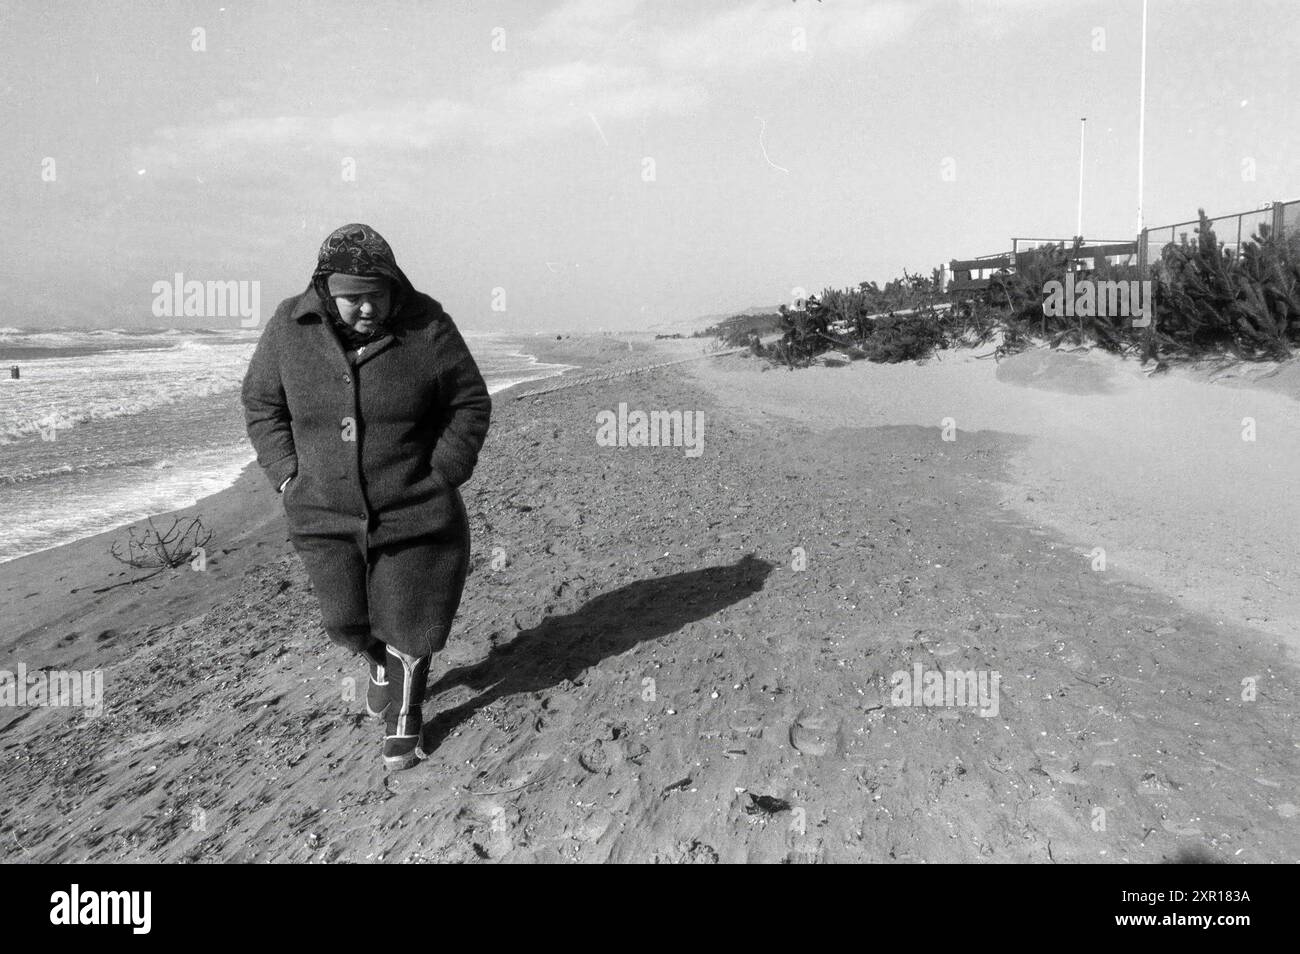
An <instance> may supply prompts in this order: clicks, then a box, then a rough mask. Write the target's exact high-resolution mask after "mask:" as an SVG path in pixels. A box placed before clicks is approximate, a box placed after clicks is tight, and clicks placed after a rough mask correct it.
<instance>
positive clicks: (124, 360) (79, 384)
mask: <svg viewBox="0 0 1300 954" xmlns="http://www.w3.org/2000/svg"><path fill="white" fill-rule="evenodd" d="M260 334H261V329H247V330H244V329H234V330H229V329H226V330H222V329H137V328H114V329H83V330H78V329H44V330H29V329H22V328H15V327H0V495H3V501H4V510H5V514H6V517H7V520H8V530H7V532H6V533H5V534H4V535H3V537H0V563H5V562H8V561H10V560H16V559H18V558H19V557H23V556H27V555H28V554H31V553H37V552H40V551H41V550H46V549H49V548H51V547H57V546H61V545H63V544H65V543H70V542H72V541H74V540H79V539H82V538H84V537H88V536H93V535H94V534H97V533H101V532H103V531H105V530H110V529H112V528H113V527H117V526H122V525H124V524H128V523H132V522H134V521H136V520H140V519H143V518H144V517H147V516H151V515H154V514H158V513H166V512H168V511H171V510H176V509H179V508H181V507H188V506H191V505H192V504H194V503H196V502H197V501H198V500H200V499H202V498H204V497H207V496H209V495H211V494H214V493H217V492H218V491H220V490H223V489H225V488H226V487H229V486H230V485H231V484H233V483H234V481H235V480H236V479H237V478H238V476H239V474H240V473H241V472H242V471H243V469H244V468H245V467H246V466H247V465H248V464H249V463H250V462H251V461H253V460H254V456H255V455H254V453H253V449H252V447H251V445H250V444H249V443H248V439H247V436H246V434H245V432H244V425H243V410H242V407H241V406H240V401H239V387H240V384H241V382H242V380H243V375H244V370H245V368H247V366H248V360H249V358H250V357H251V356H252V353H253V348H254V347H255V346H256V344H257V340H258V337H259V336H260ZM462 334H463V335H464V337H465V340H466V341H467V342H468V344H469V346H470V350H471V351H472V352H473V353H474V357H475V360H476V361H477V362H478V364H479V368H480V370H481V371H482V373H483V377H484V380H485V381H486V382H487V385H488V390H489V391H490V392H491V393H493V394H495V393H497V392H499V391H503V390H505V389H506V388H509V387H511V386H513V385H516V384H521V383H524V382H527V381H535V380H540V379H543V378H547V377H551V376H553V375H557V374H560V373H562V372H563V371H565V370H566V369H567V368H568V367H569V366H568V365H561V364H547V363H544V362H541V361H538V360H537V358H535V357H534V356H533V355H531V354H529V353H528V352H527V350H526V348H527V346H528V340H527V338H528V336H526V335H518V334H507V333H501V332H473V331H463V332H462ZM13 366H17V367H18V369H19V377H18V378H16V379H15V378H13V377H12V376H11V372H10V369H11V368H12V367H13Z"/></svg>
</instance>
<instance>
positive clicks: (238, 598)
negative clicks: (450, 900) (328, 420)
mask: <svg viewBox="0 0 1300 954" xmlns="http://www.w3.org/2000/svg"><path fill="white" fill-rule="evenodd" d="M704 345H705V342H703V341H701V340H698V339H697V340H692V339H685V340H666V341H654V340H652V339H650V338H648V337H645V336H623V337H614V336H611V337H596V336H592V337H587V338H566V339H565V340H563V341H554V340H548V341H539V342H538V343H537V346H536V349H535V351H536V355H537V357H538V358H539V359H540V360H542V361H547V362H559V363H566V364H572V365H577V366H579V367H578V369H577V370H574V371H571V372H568V373H567V374H566V376H565V379H568V380H570V381H572V380H585V379H586V378H588V377H590V376H593V375H596V374H607V373H609V372H616V371H619V370H624V369H628V368H633V367H636V366H640V365H645V364H650V363H656V362H661V361H672V360H674V359H677V358H683V357H690V356H692V355H696V354H698V353H699V352H700V350H701V349H702V348H703V347H704ZM980 353H982V352H980V351H977V352H971V351H962V350H956V351H944V352H940V353H939V356H938V357H937V358H936V359H934V360H931V361H928V362H926V363H924V364H920V365H918V364H912V363H909V364H901V365H887V366H886V365H872V364H868V363H866V362H858V363H854V364H850V365H848V366H845V367H817V368H810V369H805V370H801V371H794V372H790V371H786V370H785V369H766V370H765V369H764V368H763V366H762V365H761V364H760V363H759V362H758V361H756V360H755V359H752V358H748V357H743V356H739V355H735V356H728V357H721V358H701V359H700V360H698V361H694V362H691V363H685V364H681V365H676V366H672V367H666V368H662V369H659V370H657V371H653V372H648V373H645V374H637V375H628V376H619V377H610V378H608V379H605V380H601V381H598V382H592V383H585V384H580V385H578V386H574V387H568V388H565V389H562V390H558V391H554V392H553V393H550V394H546V395H544V396H539V397H533V398H524V399H522V400H517V399H516V395H517V394H519V393H522V392H527V391H532V390H536V389H539V388H542V387H547V386H552V385H554V384H555V383H556V381H559V380H564V379H553V380H551V381H547V382H544V383H543V382H532V383H530V384H525V385H521V386H519V387H517V388H514V389H511V390H510V391H506V392H502V393H500V394H498V395H496V396H495V398H494V401H495V407H494V413H493V424H492V431H491V433H490V435H489V437H488V441H487V444H486V445H485V448H484V451H483V455H482V458H481V461H480V465H479V468H478V470H477V471H476V473H475V475H474V477H473V479H472V480H471V481H470V483H469V484H467V485H466V486H465V488H464V495H465V500H466V505H467V508H468V510H469V513H470V517H471V521H472V530H473V541H474V556H473V563H472V571H471V576H470V578H469V582H468V584H467V588H466V593H465V598H464V602H463V604H462V608H461V613H460V616H459V618H458V620H457V623H456V626H455V628H454V629H453V632H452V637H451V641H450V643H449V645H448V648H447V649H446V651H445V652H444V653H443V654H442V655H441V658H440V659H439V660H437V661H436V662H435V670H434V672H433V673H432V675H431V679H430V690H429V695H428V701H427V703H426V706H425V712H426V717H427V718H428V719H429V720H431V722H432V728H431V730H430V738H429V742H430V743H431V744H434V745H436V750H435V751H434V752H433V753H432V755H431V757H430V758H429V759H427V760H426V761H425V762H423V763H422V764H421V765H420V766H419V767H418V768H415V769H412V770H410V771H408V772H404V773H400V774H392V775H389V774H385V772H384V771H383V769H382V767H381V765H380V760H379V758H378V738H379V735H380V730H379V729H378V727H377V726H376V725H375V724H373V723H371V722H369V721H367V720H366V719H365V717H364V716H363V714H362V711H361V702H360V701H359V699H358V696H359V694H360V693H359V692H358V691H357V689H358V687H360V688H361V689H362V690H363V689H364V667H363V666H362V665H361V664H360V663H359V662H358V660H357V659H355V658H353V657H350V656H348V655H347V654H346V653H344V652H343V651H342V650H340V649H338V648H337V647H334V646H333V645H331V644H330V643H329V642H328V640H327V639H326V637H325V635H324V633H323V632H322V630H321V627H320V622H319V615H318V612H317V609H316V605H315V600H314V597H313V595H312V593H311V592H310V589H309V584H308V582H307V578H306V575H305V573H304V572H303V569H302V567H301V565H300V564H299V562H298V559H297V557H296V555H295V554H294V553H293V552H292V550H291V548H290V547H289V546H288V543H287V539H286V533H285V527H284V521H283V516H282V514H281V511H280V502H279V499H278V498H277V497H276V495H275V494H274V492H273V491H272V490H271V489H270V488H269V487H268V486H267V484H266V482H265V480H264V479H263V477H262V475H261V474H260V473H258V472H255V471H253V470H249V471H246V472H245V473H244V475H243V476H242V477H241V478H240V479H239V481H238V482H237V483H236V484H235V485H234V486H233V487H231V488H229V489H227V490H225V491H223V492H221V493H219V494H217V495H215V496H213V497H209V498H207V499H205V500H202V501H200V502H199V503H198V504H197V505H196V506H195V507H192V508H188V510H187V511H183V512H182V513H184V514H187V515H188V514H195V515H201V516H202V518H203V522H204V523H205V524H206V525H208V526H210V527H212V528H213V530H214V532H215V536H214V538H213V541H212V544H211V546H210V554H211V556H210V559H209V561H208V566H207V569H205V570H204V571H203V572H201V573H200V572H191V571H189V570H188V569H186V570H178V571H175V572H172V573H169V574H164V575H161V576H159V577H156V578H154V579H153V580H152V581H150V582H148V583H144V584H138V585H129V584H128V585H121V586H114V584H119V583H123V582H125V580H127V579H129V577H124V576H122V575H121V574H122V570H123V568H122V567H120V566H118V565H117V564H115V563H113V562H112V561H111V560H110V559H109V557H108V556H107V554H106V551H107V548H108V545H109V543H110V542H111V541H112V540H114V539H120V538H122V537H123V535H124V533H125V531H124V530H115V531H110V532H109V533H106V534H102V535H100V536H98V537H92V538H89V539H86V540H81V541H78V542H76V543H73V544H70V545H67V546H64V547H59V548H57V549H54V550H48V551H45V552H42V553H38V554H34V555H32V556H29V557H24V558H22V559H19V560H15V561H13V562H10V563H7V564H4V565H0V601H3V604H4V606H5V607H6V620H5V628H4V632H3V634H2V635H0V647H3V648H2V649H0V652H2V653H3V656H4V658H5V659H6V660H9V661H11V662H12V663H14V664H17V663H18V662H22V663H24V664H25V665H26V666H27V667H28V668H29V669H36V668H41V667H45V668H53V669H80V670H85V669H91V668H95V669H102V670H104V673H105V677H104V679H105V691H106V696H105V710H104V713H103V714H102V715H100V716H97V717H96V716H90V715H85V714H82V713H79V712H76V711H70V710H68V709H55V708H29V709H20V710H15V709H3V710H0V759H3V766H4V775H3V778H4V781H3V791H4V794H5V796H6V797H5V798H4V800H3V805H2V806H0V860H4V861H11V862H24V861H34V862H50V861H94V862H100V861H162V862H178V861H195V862H221V861H241V862H243V861H272V860H274V861H291V862H306V861H350V862H377V861H382V862H417V861H438V862H449V861H467V862H474V861H493V862H496V861H508V862H551V861H561V860H574V861H583V862H603V861H636V862H667V863H680V862H687V863H698V862H703V863H709V862H745V861H772V862H793V863H801V862H893V861H897V862H921V861H928V862H934V861H950V862H972V861H974V862H1024V861H1034V862H1057V863H1074V862H1102V863H1135V862H1162V861H1177V860H1216V861H1225V862H1295V861H1297V860H1300V832H1298V831H1297V814H1300V808H1297V805H1298V804H1300V741H1298V740H1300V736H1297V716H1296V712H1297V706H1296V702H1297V699H1296V690H1295V685H1296V679H1295V676H1296V664H1297V663H1296V655H1295V651H1296V649H1297V648H1298V647H1300V641H1298V640H1297V636H1296V633H1297V631H1298V630H1297V623H1300V599H1298V598H1297V594H1300V579H1297V578H1296V577H1297V574H1300V571H1298V570H1297V569H1296V567H1295V565H1294V561H1292V560H1288V559H1286V558H1287V557H1288V556H1289V555H1290V554H1293V553H1294V552H1296V543H1297V541H1296V540H1295V539H1294V538H1295V537H1296V535H1297V534H1300V529H1297V528H1300V520H1297V519H1295V518H1296V517H1297V516H1298V515H1297V514H1296V513H1295V512H1294V511H1295V510H1296V508H1297V507H1298V506H1300V505H1298V504H1297V503H1296V500H1295V496H1294V494H1290V493H1288V490H1289V488H1288V487H1286V486H1285V485H1284V483H1283V482H1284V481H1285V480H1286V479H1287V478H1288V477H1289V476H1290V475H1291V474H1293V473H1295V470H1296V467H1297V466H1298V465H1300V439H1298V438H1297V437H1296V436H1295V434H1294V428H1292V427H1289V426H1288V425H1289V423H1290V421H1292V420H1293V419H1294V413H1295V409H1296V404H1295V401H1296V398H1297V396H1298V395H1300V388H1297V387H1294V386H1293V385H1294V384H1295V382H1296V380H1297V376H1296V374H1295V372H1294V371H1293V369H1291V368H1290V366H1283V367H1281V368H1278V367H1277V366H1272V367H1270V368H1262V367H1261V366H1257V367H1255V368H1253V369H1251V370H1250V371H1244V370H1241V369H1240V368H1237V369H1233V368H1217V369H1210V368H1202V369H1199V370H1197V369H1175V370H1174V371H1172V372H1170V373H1167V374H1161V375H1157V376H1153V377H1150V378H1148V377H1147V376H1146V375H1145V374H1143V373H1142V371H1141V369H1140V368H1139V367H1138V366H1137V365H1136V363H1134V362H1127V363H1126V362H1123V361H1120V360H1118V359H1115V358H1112V357H1109V356H1105V355H1100V354H1097V353H1095V352H1094V353H1089V354H1065V353H1061V352H1049V351H1045V350H1035V351H1029V352H1026V353H1024V354H1022V355H1019V356H1016V357H1014V358H1011V359H1006V360H1003V361H1001V362H994V361H993V360H992V359H982V358H980V357H978V356H977V355H978V354H980ZM1266 373H1267V374H1268V375H1269V376H1268V377H1262V375H1263V374H1266ZM620 404H626V405H627V406H628V407H629V408H634V409H645V410H651V409H657V410H667V411H682V412H698V413H700V414H702V415H703V421H704V430H703V444H702V453H701V454H699V456H690V455H688V454H686V453H685V451H684V448H682V447H672V446H667V447H628V446H612V447H609V446H602V445H601V444H600V443H598V442H597V440H596V421H597V415H598V414H599V413H600V412H602V411H613V410H615V409H617V408H618V407H619V405H620ZM1247 418H1249V419H1251V421H1252V427H1253V430H1252V431H1251V436H1253V437H1254V439H1253V440H1243V439H1242V438H1243V433H1244V429H1246V425H1245V424H1244V423H1243V422H1244V420H1245V419H1247ZM1098 551H1104V554H1103V556H1104V562H1099V560H1098ZM107 587H113V588H111V589H105V588H107ZM101 590H102V592H100V591H101ZM917 666H920V667H922V668H923V669H924V670H927V671H934V670H962V671H968V670H974V671H978V672H982V673H993V672H996V673H997V674H998V676H999V677H1000V693H999V696H998V698H997V700H996V706H995V708H996V711H995V712H993V711H987V710H986V711H985V712H984V713H983V714H981V712H980V711H978V710H977V709H976V708H975V707H972V706H969V705H968V706H922V705H896V704H895V702H896V701H897V700H896V698H895V693H894V691H893V689H892V683H891V678H892V676H893V674H895V673H898V672H905V673H911V672H914V671H915V667H917ZM8 668H12V666H9V667H8ZM1247 686H1249V687H1250V688H1252V689H1253V691H1250V692H1248V691H1247Z"/></svg>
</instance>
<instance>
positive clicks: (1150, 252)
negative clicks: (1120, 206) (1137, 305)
mask: <svg viewBox="0 0 1300 954" xmlns="http://www.w3.org/2000/svg"><path fill="white" fill-rule="evenodd" d="M1209 221H1210V227H1211V228H1212V229H1213V230H1214V235H1215V237H1216V238H1217V239H1218V240H1219V245H1220V247H1221V248H1223V249H1225V250H1227V252H1228V253H1229V254H1230V255H1232V256H1234V257H1235V256H1237V255H1240V254H1241V248H1242V246H1243V245H1245V244H1246V243H1247V242H1251V241H1253V240H1254V238H1255V236H1256V235H1257V234H1258V232H1259V227H1260V226H1261V225H1266V226H1268V227H1269V228H1270V229H1272V230H1273V232H1274V234H1276V235H1278V236H1279V237H1282V238H1285V237H1286V236H1288V235H1294V234H1296V233H1300V199H1297V200H1293V201H1290V202H1270V203H1269V204H1268V205H1266V206H1261V207H1260V208H1258V209H1251V210H1250V211H1248V212H1233V213H1231V214H1229V215H1218V216H1215V217H1214V218H1212V219H1210V220H1209ZM1200 225H1201V222H1200V219H1188V220H1187V221H1186V222H1175V223H1174V224H1173V225H1161V226H1157V227H1155V228H1149V229H1146V230H1144V231H1143V233H1142V235H1141V236H1140V237H1139V238H1138V260H1139V262H1141V263H1143V264H1146V265H1150V264H1153V263H1154V262H1156V261H1158V260H1159V258H1160V253H1161V252H1162V251H1163V250H1164V248H1165V246H1167V245H1169V244H1171V243H1172V244H1175V245H1180V244H1183V243H1185V242H1186V243H1190V242H1194V241H1195V240H1196V233H1197V229H1199V228H1200Z"/></svg>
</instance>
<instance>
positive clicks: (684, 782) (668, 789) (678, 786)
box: [659, 775, 695, 798]
mask: <svg viewBox="0 0 1300 954" xmlns="http://www.w3.org/2000/svg"><path fill="white" fill-rule="evenodd" d="M693 781H695V780H694V779H693V778H691V777H690V776H689V775H687V776H686V777H685V778H680V779H678V780H677V781H675V782H673V783H672V784H670V785H665V786H664V787H663V789H662V790H661V791H660V792H659V797H660V798H667V797H668V796H669V795H671V794H672V793H673V792H680V791H681V790H682V789H684V788H686V787H687V786H688V785H690V784H691V782H693Z"/></svg>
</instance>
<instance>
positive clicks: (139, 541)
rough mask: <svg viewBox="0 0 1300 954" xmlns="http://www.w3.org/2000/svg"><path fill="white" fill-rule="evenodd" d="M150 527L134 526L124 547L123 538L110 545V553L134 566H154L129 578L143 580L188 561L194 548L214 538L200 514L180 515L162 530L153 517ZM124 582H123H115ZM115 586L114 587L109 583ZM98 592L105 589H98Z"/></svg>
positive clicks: (144, 567) (150, 520) (113, 556)
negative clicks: (144, 572)
mask: <svg viewBox="0 0 1300 954" xmlns="http://www.w3.org/2000/svg"><path fill="white" fill-rule="evenodd" d="M148 524H149V526H148V528H147V529H146V528H136V527H132V528H131V529H130V531H129V532H128V539H127V541H126V548H125V551H124V550H123V548H122V545H121V542H120V541H114V543H113V545H112V546H110V547H109V548H108V553H109V556H111V557H112V558H113V559H115V560H117V562H119V563H124V564H126V565H127V566H129V567H131V568H132V569H135V570H152V571H153V572H152V573H150V574H148V575H147V576H143V577H139V578H138V579H134V580H130V581H128V582H130V583H140V582H142V581H144V580H147V579H150V578H151V577H154V576H157V575H158V574H159V573H161V572H162V571H163V570H168V569H173V568H175V567H178V566H184V565H185V564H186V563H189V562H190V560H191V558H193V556H194V551H195V550H197V549H199V548H200V547H205V546H207V544H208V541H209V540H211V539H212V531H211V530H209V529H207V528H206V527H204V526H203V521H202V520H200V519H199V518H198V517H194V518H192V519H191V520H190V521H189V522H188V523H187V522H185V521H183V520H182V519H181V518H179V517H177V518H175V519H173V520H172V525H171V526H170V527H168V528H167V529H166V530H159V529H158V527H156V526H155V525H154V522H153V518H152V517H150V518H149V520H148ZM114 585H116V586H121V585H124V584H120V583H119V584H114ZM107 589H112V587H107ZM95 592H97V593H98V592H102V591H100V590H96V591H95Z"/></svg>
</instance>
